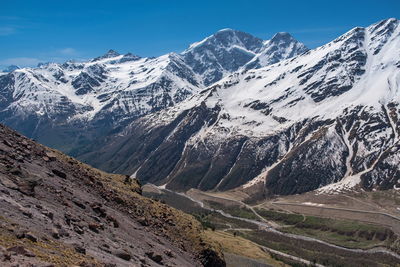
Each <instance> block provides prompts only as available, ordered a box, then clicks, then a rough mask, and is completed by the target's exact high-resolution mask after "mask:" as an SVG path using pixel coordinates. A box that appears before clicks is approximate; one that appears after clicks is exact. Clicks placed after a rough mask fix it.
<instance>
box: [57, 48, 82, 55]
mask: <svg viewBox="0 0 400 267" xmlns="http://www.w3.org/2000/svg"><path fill="white" fill-rule="evenodd" d="M58 52H59V53H60V54H62V55H65V56H75V55H77V54H78V51H76V50H75V49H74V48H71V47H67V48H63V49H60V50H58Z"/></svg>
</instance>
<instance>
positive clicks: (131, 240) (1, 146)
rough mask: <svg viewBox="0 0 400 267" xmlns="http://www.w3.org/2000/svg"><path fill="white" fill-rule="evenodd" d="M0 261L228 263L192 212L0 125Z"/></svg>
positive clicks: (23, 263)
mask: <svg viewBox="0 0 400 267" xmlns="http://www.w3.org/2000/svg"><path fill="white" fill-rule="evenodd" d="M0 215H1V216H0V265H1V266H15V265H16V264H19V266H31V265H32V264H34V265H35V266H72V265H78V266H109V267H111V266H160V265H164V266H201V265H204V266H225V262H224V260H223V255H222V252H221V250H220V249H219V247H218V246H217V245H214V244H213V243H211V242H209V241H207V237H206V236H205V235H204V232H203V230H202V228H201V225H200V224H199V223H198V222H197V221H196V220H195V219H194V218H193V217H192V216H190V215H187V214H184V213H182V212H180V211H178V210H175V209H173V208H171V207H169V206H167V205H165V204H162V203H160V202H158V201H155V200H150V199H147V198H145V197H143V196H142V195H141V187H140V185H139V184H138V182H137V181H136V180H133V179H130V178H129V177H127V176H123V175H115V174H108V173H104V172H101V171H99V170H97V169H94V168H91V167H90V166H88V165H85V164H82V163H81V162H79V161H77V160H75V159H73V158H71V157H68V156H66V155H64V154H62V153H60V152H58V151H56V150H52V149H49V148H47V147H45V146H42V145H39V144H37V143H36V142H34V141H32V140H30V139H27V138H25V137H23V136H21V135H19V134H18V133H16V132H14V131H12V130H10V129H9V128H7V127H5V126H3V125H0Z"/></svg>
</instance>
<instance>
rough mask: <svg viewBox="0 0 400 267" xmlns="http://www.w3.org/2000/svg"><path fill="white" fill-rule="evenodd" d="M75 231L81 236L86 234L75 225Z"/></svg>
mask: <svg viewBox="0 0 400 267" xmlns="http://www.w3.org/2000/svg"><path fill="white" fill-rule="evenodd" d="M74 231H75V232H76V233H78V234H80V235H82V234H83V233H84V231H83V229H82V228H81V227H80V226H78V225H74Z"/></svg>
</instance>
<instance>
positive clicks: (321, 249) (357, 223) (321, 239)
mask: <svg viewBox="0 0 400 267" xmlns="http://www.w3.org/2000/svg"><path fill="white" fill-rule="evenodd" d="M144 191H145V194H147V195H149V196H151V197H154V198H158V199H161V200H162V201H165V202H166V203H168V204H170V205H172V206H175V207H177V208H179V209H181V210H183V211H185V212H187V213H191V214H193V215H195V216H196V217H197V219H198V220H199V221H200V222H201V223H202V224H203V226H204V227H205V228H209V229H212V230H213V232H212V231H210V234H209V236H210V238H214V239H222V238H226V239H224V241H223V242H220V243H222V244H225V245H223V249H224V250H225V253H228V254H229V253H230V254H235V253H236V254H235V255H238V256H240V257H249V258H253V260H258V261H259V260H260V259H259V257H256V256H252V254H251V253H250V255H249V254H245V253H242V251H243V249H238V251H240V252H239V253H238V252H235V251H232V248H231V247H230V246H229V245H227V244H230V243H232V242H233V241H231V242H228V240H229V239H231V240H238V239H240V240H244V239H245V240H247V241H250V242H251V243H252V244H254V245H255V246H256V247H257V249H261V250H262V251H264V252H265V253H266V254H267V255H269V257H270V258H271V257H273V258H274V260H278V261H276V262H274V263H271V262H269V261H267V260H265V259H262V261H263V264H267V265H266V266H268V264H269V265H272V266H281V265H282V264H289V265H292V266H298V265H299V264H300V265H304V264H305V265H309V264H317V265H319V266H398V265H399V266H400V256H399V254H398V253H399V251H400V239H399V234H400V229H399V225H400V216H399V215H400V211H399V209H398V207H399V206H398V204H399V199H400V198H399V194H398V192H397V191H395V190H392V191H385V192H383V191H381V192H361V193H354V192H353V193H352V194H346V193H343V194H336V195H326V194H324V195H319V194H315V193H307V194H303V195H295V196H288V197H280V198H277V199H272V200H265V201H262V202H259V203H252V204H246V203H244V199H245V195H244V194H243V193H242V192H224V193H213V192H201V191H198V190H190V191H188V192H186V194H181V193H180V194H178V193H174V192H171V191H167V190H163V189H159V188H157V187H155V186H152V185H146V186H145V187H144ZM177 196H179V198H178V199H177V198H176V197H177ZM184 198H186V199H185V200H186V201H182V200H183V199H184ZM188 200H191V201H188ZM183 203H184V204H183ZM228 237H229V239H228ZM240 243H243V241H241V242H240ZM243 244H245V243H243ZM230 254H229V255H230ZM254 255H257V254H256V253H254ZM229 257H230V256H228V258H229ZM229 262H230V261H229V260H227V263H228V266H229V265H230V266H238V265H235V264H233V265H232V264H231V263H229ZM257 264H259V263H257V262H255V263H252V264H248V266H263V265H257Z"/></svg>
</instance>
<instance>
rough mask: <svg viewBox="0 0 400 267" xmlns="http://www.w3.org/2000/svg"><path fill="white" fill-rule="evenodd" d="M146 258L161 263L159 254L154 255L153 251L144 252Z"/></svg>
mask: <svg viewBox="0 0 400 267" xmlns="http://www.w3.org/2000/svg"><path fill="white" fill-rule="evenodd" d="M146 255H147V257H149V258H150V259H151V260H153V261H154V262H157V263H161V262H162V260H163V258H162V256H161V255H160V254H155V253H154V252H153V251H150V252H146Z"/></svg>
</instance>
